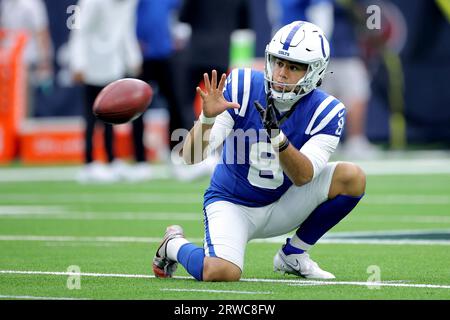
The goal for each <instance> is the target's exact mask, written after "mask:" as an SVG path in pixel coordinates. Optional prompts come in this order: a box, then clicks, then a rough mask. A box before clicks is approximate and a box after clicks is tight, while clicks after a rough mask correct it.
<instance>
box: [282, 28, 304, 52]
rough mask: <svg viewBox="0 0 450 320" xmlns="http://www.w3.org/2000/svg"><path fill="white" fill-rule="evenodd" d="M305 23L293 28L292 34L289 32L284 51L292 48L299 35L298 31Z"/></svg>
mask: <svg viewBox="0 0 450 320" xmlns="http://www.w3.org/2000/svg"><path fill="white" fill-rule="evenodd" d="M302 24H303V22H299V23H298V24H297V25H296V26H295V27H294V28H292V30H291V32H289V34H288V36H287V39H286V41H285V42H284V45H283V50H288V49H289V47H290V46H291V41H292V39H293V38H294V36H295V34H296V33H297V31H298V29H300V27H301V26H302Z"/></svg>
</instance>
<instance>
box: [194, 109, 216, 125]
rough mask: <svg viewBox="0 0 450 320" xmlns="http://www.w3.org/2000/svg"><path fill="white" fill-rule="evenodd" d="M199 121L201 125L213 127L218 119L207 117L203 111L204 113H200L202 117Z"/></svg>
mask: <svg viewBox="0 0 450 320" xmlns="http://www.w3.org/2000/svg"><path fill="white" fill-rule="evenodd" d="M198 120H199V121H200V123H201V124H208V125H213V124H214V121H216V117H205V115H204V114H203V111H202V113H200V116H199V117H198Z"/></svg>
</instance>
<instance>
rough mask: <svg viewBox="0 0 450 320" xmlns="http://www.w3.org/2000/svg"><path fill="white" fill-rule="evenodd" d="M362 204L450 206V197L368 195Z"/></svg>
mask: <svg viewBox="0 0 450 320" xmlns="http://www.w3.org/2000/svg"><path fill="white" fill-rule="evenodd" d="M361 203H365V204H381V205H389V204H402V205H404V204H409V205H418V204H450V195H423V194H389V195H367V196H365V197H364V198H363V199H362V202H361Z"/></svg>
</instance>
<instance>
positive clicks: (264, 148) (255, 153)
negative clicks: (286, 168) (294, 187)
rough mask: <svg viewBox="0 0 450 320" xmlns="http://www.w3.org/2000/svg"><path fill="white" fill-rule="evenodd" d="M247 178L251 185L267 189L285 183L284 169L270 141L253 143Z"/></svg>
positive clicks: (275, 187)
mask: <svg viewBox="0 0 450 320" xmlns="http://www.w3.org/2000/svg"><path fill="white" fill-rule="evenodd" d="M247 179H248V181H249V182H250V184H251V185H253V186H255V187H259V188H265V189H277V188H278V187H279V186H281V185H282V184H283V181H284V176H283V170H282V168H281V166H280V161H279V159H278V157H277V155H276V153H275V151H274V150H273V147H272V145H271V144H270V143H267V142H258V143H254V144H252V146H251V148H250V168H249V171H248V176H247Z"/></svg>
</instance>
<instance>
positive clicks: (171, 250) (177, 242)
mask: <svg viewBox="0 0 450 320" xmlns="http://www.w3.org/2000/svg"><path fill="white" fill-rule="evenodd" d="M186 243H189V241H187V240H186V239H185V238H173V239H172V240H170V241H169V242H168V243H167V257H168V258H169V259H170V260H172V261H178V260H177V255H178V251H179V250H180V248H181V246H182V245H183V244H186Z"/></svg>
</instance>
